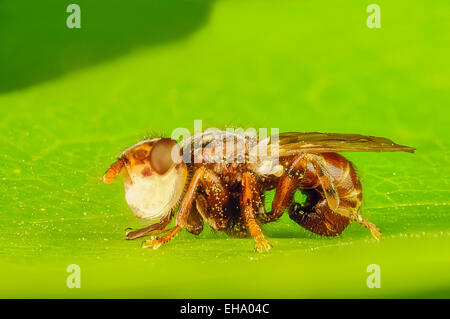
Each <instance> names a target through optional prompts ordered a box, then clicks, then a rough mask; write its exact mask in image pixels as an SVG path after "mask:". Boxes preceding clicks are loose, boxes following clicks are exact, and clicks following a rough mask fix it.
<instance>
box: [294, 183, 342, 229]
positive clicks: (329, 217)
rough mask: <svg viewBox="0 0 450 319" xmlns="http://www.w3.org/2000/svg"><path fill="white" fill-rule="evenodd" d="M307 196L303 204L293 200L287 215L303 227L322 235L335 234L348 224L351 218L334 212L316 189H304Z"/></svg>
mask: <svg viewBox="0 0 450 319" xmlns="http://www.w3.org/2000/svg"><path fill="white" fill-rule="evenodd" d="M304 192H305V193H306V194H307V196H308V198H307V200H306V203H305V205H304V206H301V205H300V204H298V203H296V202H293V203H292V204H291V205H290V207H289V217H290V218H291V219H292V220H294V221H295V222H296V223H297V224H299V225H300V226H302V227H303V228H305V229H307V230H309V231H311V232H313V233H315V234H319V235H322V236H337V235H339V234H341V233H342V232H343V231H344V229H345V228H346V227H347V226H348V225H349V224H350V222H351V219H350V218H348V217H346V216H342V215H340V214H336V213H334V212H333V211H332V210H331V209H330V208H329V206H328V203H327V200H326V199H324V198H323V197H322V196H321V195H320V194H319V193H318V192H317V191H315V190H308V191H304Z"/></svg>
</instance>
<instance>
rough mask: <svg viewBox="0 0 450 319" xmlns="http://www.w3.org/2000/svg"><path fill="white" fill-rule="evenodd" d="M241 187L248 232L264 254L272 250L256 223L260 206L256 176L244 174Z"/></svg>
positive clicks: (256, 247)
mask: <svg viewBox="0 0 450 319" xmlns="http://www.w3.org/2000/svg"><path fill="white" fill-rule="evenodd" d="M241 183H242V186H241V198H240V203H241V211H242V215H243V217H244V219H245V221H246V223H247V227H248V230H249V231H250V234H251V235H252V237H253V239H254V240H255V249H256V251H258V252H262V251H263V250H264V249H265V250H269V249H270V248H271V245H270V243H269V242H268V241H267V239H265V238H264V235H263V233H262V231H261V228H260V227H259V225H258V224H257V223H256V218H255V216H256V212H257V211H258V207H259V206H260V203H259V201H260V194H259V187H258V183H257V180H256V178H255V176H254V175H253V174H251V173H249V172H246V173H244V174H243V177H242V182H241Z"/></svg>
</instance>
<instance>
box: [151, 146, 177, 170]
mask: <svg viewBox="0 0 450 319" xmlns="http://www.w3.org/2000/svg"><path fill="white" fill-rule="evenodd" d="M175 145H177V146H178V144H177V142H175V141H174V140H172V139H170V138H163V139H160V140H159V141H158V142H156V144H155V145H154V146H153V148H152V151H151V153H150V164H151V166H152V168H153V169H154V170H155V171H156V172H157V173H158V174H160V175H163V174H165V173H166V172H167V171H168V170H169V168H171V167H172V165H173V164H174V161H173V160H172V149H173V147H174V146H175Z"/></svg>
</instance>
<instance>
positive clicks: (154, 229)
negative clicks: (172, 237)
mask: <svg viewBox="0 0 450 319" xmlns="http://www.w3.org/2000/svg"><path fill="white" fill-rule="evenodd" d="M172 217H173V212H172V213H170V214H169V215H168V216H167V217H165V218H164V219H161V220H160V221H159V222H158V223H155V224H151V225H149V226H147V227H144V228H142V229H138V230H134V229H131V228H127V229H126V230H125V231H126V236H127V240H131V239H137V238H140V237H144V236H156V235H159V234H163V233H166V232H168V231H169V229H164V228H165V227H166V226H167V225H168V224H169V223H170V220H171V219H172Z"/></svg>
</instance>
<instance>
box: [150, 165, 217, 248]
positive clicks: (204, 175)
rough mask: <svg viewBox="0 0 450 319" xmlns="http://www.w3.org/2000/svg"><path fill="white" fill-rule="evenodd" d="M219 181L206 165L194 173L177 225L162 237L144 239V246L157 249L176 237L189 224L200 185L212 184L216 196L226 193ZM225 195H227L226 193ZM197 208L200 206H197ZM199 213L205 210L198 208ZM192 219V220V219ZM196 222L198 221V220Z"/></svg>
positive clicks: (182, 203)
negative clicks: (219, 185)
mask: <svg viewBox="0 0 450 319" xmlns="http://www.w3.org/2000/svg"><path fill="white" fill-rule="evenodd" d="M217 182H218V177H217V175H216V174H215V173H214V172H212V171H211V170H208V169H207V168H206V167H204V166H202V167H201V168H199V169H197V170H196V171H195V173H194V176H193V177H192V179H191V182H190V184H189V187H188V189H187V190H186V194H185V195H184V198H183V200H182V202H181V205H180V209H179V211H178V215H177V218H176V225H175V227H173V228H171V229H169V230H168V231H167V234H166V235H164V236H162V237H160V238H153V239H151V240H146V241H144V242H143V245H142V247H144V248H147V247H153V249H157V248H158V247H159V246H161V245H162V244H164V243H167V242H168V241H170V240H171V239H172V238H174V237H175V236H176V235H177V234H178V233H179V232H180V231H181V230H182V229H183V228H184V227H185V226H187V224H188V222H189V215H190V213H191V211H192V204H193V201H194V198H196V196H197V195H198V194H197V192H198V188H199V186H200V185H202V187H205V185H210V186H211V188H212V189H211V190H210V191H211V192H212V193H211V195H212V197H214V198H216V197H218V198H219V197H220V196H221V195H224V194H222V193H223V192H224V189H221V188H220V187H218V184H217ZM223 197H225V195H224V196H223ZM200 198H201V197H200V196H199V200H201V199H200ZM216 204H217V203H216ZM209 205H211V204H210V203H208V206H209ZM215 206H217V205H215ZM197 208H200V206H197ZM198 213H200V214H201V215H202V213H203V212H202V210H201V209H198ZM202 217H203V218H205V216H202ZM206 217H207V216H206ZM191 218H194V219H195V218H197V219H198V217H195V216H194V217H191ZM191 221H192V219H191ZM219 221H221V219H220V218H219ZM196 222H197V223H198V220H197V221H196ZM191 226H192V225H191ZM191 230H192V228H191Z"/></svg>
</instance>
